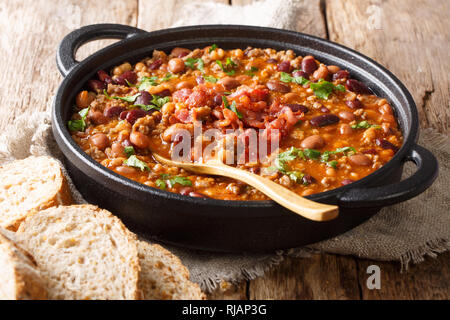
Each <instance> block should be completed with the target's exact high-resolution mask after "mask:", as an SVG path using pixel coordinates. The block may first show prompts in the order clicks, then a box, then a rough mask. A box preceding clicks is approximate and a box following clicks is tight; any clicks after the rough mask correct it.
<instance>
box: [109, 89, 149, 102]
mask: <svg viewBox="0 0 450 320" xmlns="http://www.w3.org/2000/svg"><path fill="white" fill-rule="evenodd" d="M103 94H104V95H105V96H106V98H107V99H109V100H111V99H116V100H123V101H126V102H134V101H135V100H136V98H137V97H139V96H140V95H141V93H140V92H138V93H136V94H135V95H132V96H127V97H114V96H110V95H109V94H108V92H106V89H103Z"/></svg>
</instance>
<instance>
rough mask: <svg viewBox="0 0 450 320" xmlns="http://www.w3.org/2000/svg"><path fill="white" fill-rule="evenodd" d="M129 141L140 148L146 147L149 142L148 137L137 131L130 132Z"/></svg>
mask: <svg viewBox="0 0 450 320" xmlns="http://www.w3.org/2000/svg"><path fill="white" fill-rule="evenodd" d="M130 142H131V143H132V144H133V145H135V146H136V147H138V148H141V149H145V148H147V147H148V145H149V143H150V141H149V139H148V137H147V136H146V135H145V134H143V133H142V132H139V131H133V132H132V133H131V134H130Z"/></svg>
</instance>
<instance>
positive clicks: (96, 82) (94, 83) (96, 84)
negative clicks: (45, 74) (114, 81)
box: [88, 80, 106, 93]
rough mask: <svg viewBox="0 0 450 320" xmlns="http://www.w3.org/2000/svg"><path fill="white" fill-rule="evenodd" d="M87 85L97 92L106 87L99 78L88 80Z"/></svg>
mask: <svg viewBox="0 0 450 320" xmlns="http://www.w3.org/2000/svg"><path fill="white" fill-rule="evenodd" d="M88 86H89V88H90V89H91V90H92V91H95V92H97V93H100V92H102V91H103V89H106V84H105V83H104V82H101V81H99V80H89V81H88Z"/></svg>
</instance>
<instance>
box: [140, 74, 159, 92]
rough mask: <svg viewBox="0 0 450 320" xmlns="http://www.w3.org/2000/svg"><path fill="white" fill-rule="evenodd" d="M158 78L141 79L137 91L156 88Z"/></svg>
mask: <svg viewBox="0 0 450 320" xmlns="http://www.w3.org/2000/svg"><path fill="white" fill-rule="evenodd" d="M156 80H158V77H142V79H141V84H140V85H139V87H138V89H139V91H144V90H147V89H148V88H150V87H151V86H157V85H158V82H157V81H156Z"/></svg>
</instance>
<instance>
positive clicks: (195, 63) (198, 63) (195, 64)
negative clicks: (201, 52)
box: [184, 58, 205, 71]
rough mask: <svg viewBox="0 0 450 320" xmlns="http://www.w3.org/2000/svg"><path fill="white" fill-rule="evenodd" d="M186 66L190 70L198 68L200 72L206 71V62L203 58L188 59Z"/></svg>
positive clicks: (185, 62)
mask: <svg viewBox="0 0 450 320" xmlns="http://www.w3.org/2000/svg"><path fill="white" fill-rule="evenodd" d="M184 64H185V65H186V66H187V67H188V68H191V69H195V68H197V69H198V70H200V71H203V70H204V65H205V62H204V61H203V60H202V59H201V58H198V59H194V58H187V59H186V60H185V61H184Z"/></svg>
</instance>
